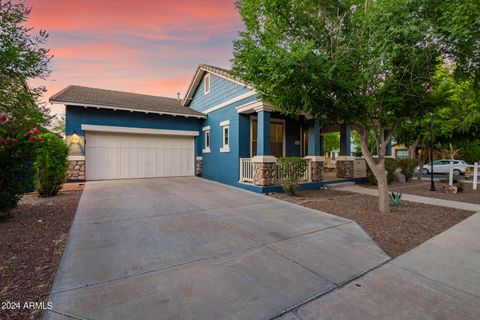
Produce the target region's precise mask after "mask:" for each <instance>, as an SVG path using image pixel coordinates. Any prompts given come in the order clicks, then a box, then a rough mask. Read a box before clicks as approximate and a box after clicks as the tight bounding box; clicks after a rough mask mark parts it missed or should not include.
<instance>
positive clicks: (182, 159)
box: [85, 132, 195, 180]
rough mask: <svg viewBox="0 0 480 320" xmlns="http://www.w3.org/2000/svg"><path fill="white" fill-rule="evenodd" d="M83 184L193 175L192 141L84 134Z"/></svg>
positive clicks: (174, 138)
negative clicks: (88, 181)
mask: <svg viewBox="0 0 480 320" xmlns="http://www.w3.org/2000/svg"><path fill="white" fill-rule="evenodd" d="M85 145H86V150H85V151H86V152H85V157H86V174H87V180H102V179H125V178H147V177H172V176H192V175H194V162H195V158H194V156H195V155H194V149H195V142H194V138H193V137H185V136H168V135H147V134H123V133H113V132H87V133H86V144H85Z"/></svg>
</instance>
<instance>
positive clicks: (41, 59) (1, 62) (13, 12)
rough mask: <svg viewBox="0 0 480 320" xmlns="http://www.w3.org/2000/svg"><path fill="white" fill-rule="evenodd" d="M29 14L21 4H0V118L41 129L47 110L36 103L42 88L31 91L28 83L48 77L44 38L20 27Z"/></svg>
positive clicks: (47, 57) (42, 33) (10, 2)
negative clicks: (5, 117)
mask: <svg viewBox="0 0 480 320" xmlns="http://www.w3.org/2000/svg"><path fill="white" fill-rule="evenodd" d="M29 14H30V8H27V7H26V6H25V4H24V2H23V1H0V114H3V115H6V116H8V117H9V118H11V120H12V121H15V122H16V123H18V125H19V126H30V127H33V126H37V125H43V124H45V122H46V121H47V117H46V115H47V114H48V110H47V109H46V107H45V106H44V105H42V104H41V103H40V101H39V97H40V96H41V94H42V93H43V92H44V88H42V87H38V88H31V87H29V85H28V80H29V79H32V78H43V77H46V76H48V74H49V69H48V63H49V61H50V59H51V56H50V55H49V51H48V49H46V48H43V47H42V45H43V44H44V42H45V40H46V38H47V36H48V34H47V33H46V32H45V31H43V30H41V31H39V32H38V33H37V34H34V33H33V32H32V29H31V28H27V27H26V26H25V25H24V23H25V21H26V20H27V17H28V15H29Z"/></svg>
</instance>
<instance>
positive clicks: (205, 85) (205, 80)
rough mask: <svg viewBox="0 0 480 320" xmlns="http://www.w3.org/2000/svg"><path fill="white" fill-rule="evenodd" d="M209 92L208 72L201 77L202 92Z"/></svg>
mask: <svg viewBox="0 0 480 320" xmlns="http://www.w3.org/2000/svg"><path fill="white" fill-rule="evenodd" d="M209 92H210V74H208V73H207V74H206V75H205V77H204V78H203V93H204V94H207V93H209Z"/></svg>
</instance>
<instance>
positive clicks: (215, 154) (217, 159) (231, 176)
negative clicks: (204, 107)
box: [200, 97, 255, 185]
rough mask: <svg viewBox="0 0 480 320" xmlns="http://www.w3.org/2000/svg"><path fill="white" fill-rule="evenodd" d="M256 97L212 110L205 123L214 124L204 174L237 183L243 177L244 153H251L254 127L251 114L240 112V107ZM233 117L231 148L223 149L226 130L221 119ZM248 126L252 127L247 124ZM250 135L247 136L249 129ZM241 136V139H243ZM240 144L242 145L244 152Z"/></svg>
mask: <svg viewBox="0 0 480 320" xmlns="http://www.w3.org/2000/svg"><path fill="white" fill-rule="evenodd" d="M254 98H255V97H249V98H245V99H242V100H240V101H237V102H235V103H232V104H230V105H229V106H226V107H225V108H222V109H219V110H217V111H214V112H211V113H209V114H208V118H207V119H206V120H205V121H204V123H203V125H202V126H204V127H205V126H210V153H203V154H202V177H203V178H206V179H210V180H215V181H218V182H222V183H226V184H230V185H235V183H237V182H238V180H239V179H240V163H239V162H240V160H239V158H240V155H241V157H249V156H250V155H249V154H250V151H248V153H247V154H245V150H244V149H245V148H246V147H247V148H248V150H250V149H249V143H250V129H249V126H250V124H249V120H248V119H249V118H248V117H245V116H244V115H240V114H238V113H237V111H236V110H235V108H236V107H238V106H241V105H243V104H245V103H248V102H251V101H253V100H254ZM225 120H230V137H229V138H230V152H220V148H221V147H222V146H223V141H222V138H223V132H222V127H220V122H222V121H225ZM246 126H248V127H246ZM245 128H247V130H245ZM246 132H248V136H246V137H245V133H246ZM240 137H241V139H240ZM200 140H201V148H200V149H203V147H204V141H203V140H204V136H203V134H202V136H201V139H200ZM240 145H241V146H242V148H241V150H242V151H241V152H240Z"/></svg>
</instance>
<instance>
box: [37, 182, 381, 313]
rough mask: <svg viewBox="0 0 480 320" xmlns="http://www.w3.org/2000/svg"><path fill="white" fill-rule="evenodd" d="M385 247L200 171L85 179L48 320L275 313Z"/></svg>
mask: <svg viewBox="0 0 480 320" xmlns="http://www.w3.org/2000/svg"><path fill="white" fill-rule="evenodd" d="M387 260H388V256H387V255H386V254H385V253H384V252H383V251H382V250H381V249H380V248H379V247H378V246H377V245H376V243H375V242H373V241H372V240H371V239H370V238H369V237H368V235H367V234H366V233H365V232H364V231H363V230H362V229H361V228H360V227H359V226H358V225H357V224H356V223H354V222H352V221H350V220H346V219H342V218H339V217H335V216H332V215H329V214H326V213H325V214H324V213H320V212H318V211H314V210H310V209H308V208H304V207H300V206H297V205H294V204H291V203H287V202H283V201H280V200H276V199H272V198H269V197H266V196H263V195H258V194H254V193H251V192H248V191H244V190H240V189H236V188H232V187H228V186H225V185H222V184H218V183H215V182H211V181H207V180H204V179H200V178H193V177H191V178H158V179H138V180H116V181H98V182H88V183H87V184H86V187H85V190H84V191H83V195H82V198H81V200H80V204H79V207H78V211H77V214H76V217H75V220H74V223H73V226H72V230H71V233H70V236H69V239H68V243H67V245H66V248H65V252H64V254H63V257H62V261H61V264H60V267H59V270H58V272H57V276H56V279H55V282H54V285H53V289H52V293H51V296H50V301H51V302H53V311H50V312H48V313H47V314H46V318H47V319H67V317H73V318H77V319H196V320H201V319H237V320H239V319H248V320H252V319H271V318H274V317H276V316H279V315H281V314H283V313H284V312H286V311H288V310H291V309H292V308H294V307H296V306H298V305H300V304H302V303H304V302H306V301H309V300H311V299H313V298H315V297H318V296H319V295H321V294H323V293H326V292H328V291H330V290H332V289H334V288H336V287H337V286H339V285H341V284H343V283H345V282H348V281H349V280H352V279H353V278H356V277H358V276H359V275H362V274H363V273H365V272H367V271H368V270H370V269H372V268H374V267H376V266H378V265H380V264H382V263H383V262H385V261H387Z"/></svg>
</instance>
